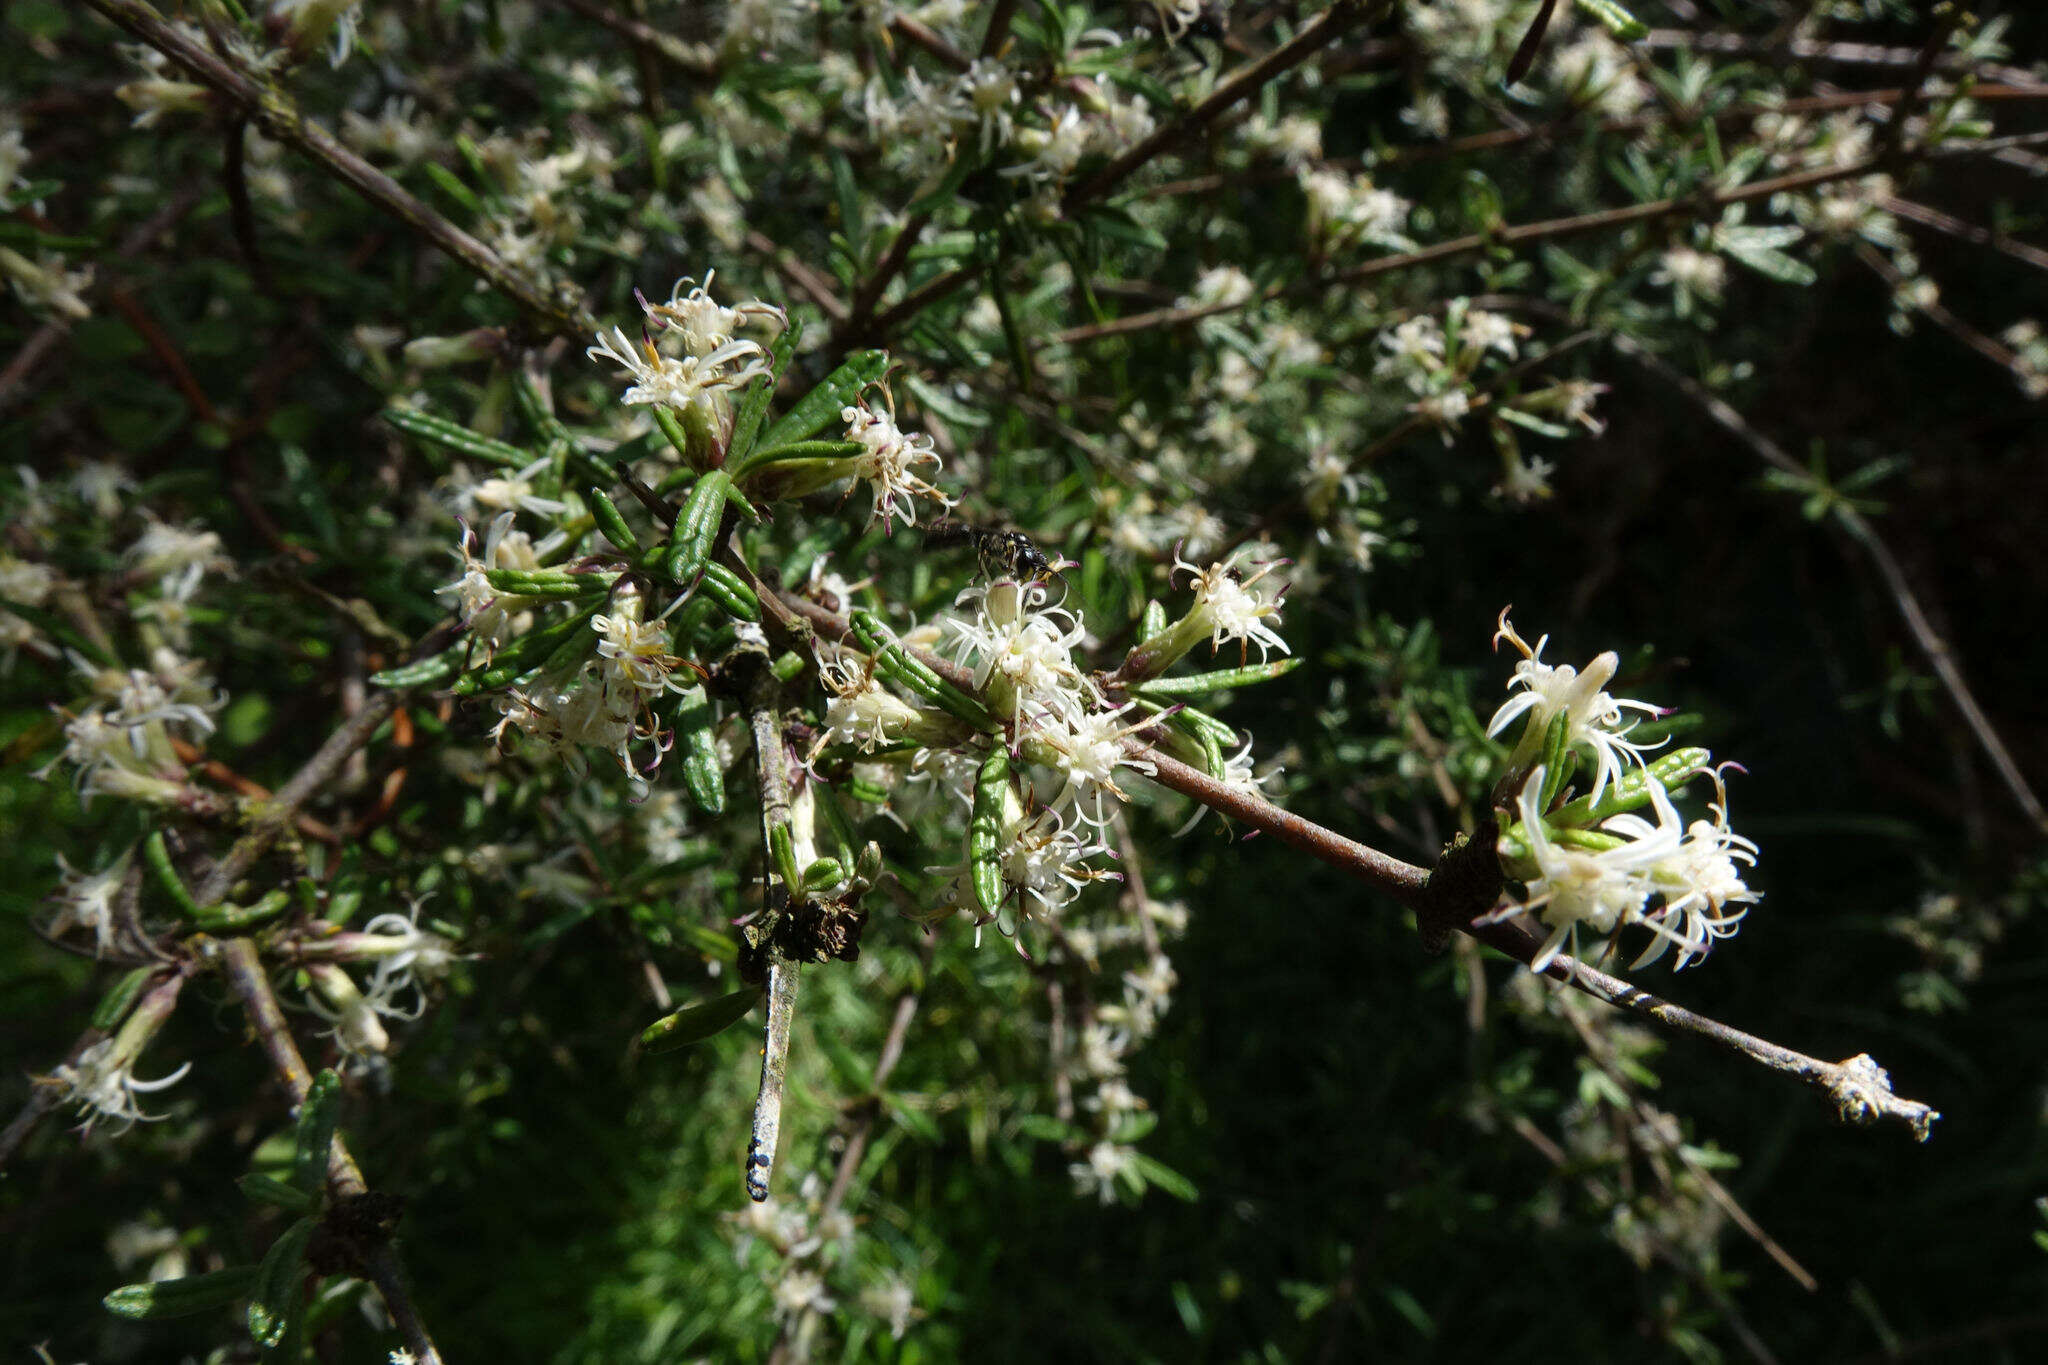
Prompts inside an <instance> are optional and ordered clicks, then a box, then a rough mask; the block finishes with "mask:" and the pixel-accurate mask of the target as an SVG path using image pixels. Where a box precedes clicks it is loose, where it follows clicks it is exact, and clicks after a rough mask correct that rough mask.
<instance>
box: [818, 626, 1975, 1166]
mask: <svg viewBox="0 0 2048 1365" xmlns="http://www.w3.org/2000/svg"><path fill="white" fill-rule="evenodd" d="M777 596H779V597H780V599H781V601H782V603H783V605H784V606H786V607H788V608H789V610H790V611H791V612H792V613H793V614H794V615H797V616H800V617H802V618H804V620H806V621H807V622H809V623H810V625H811V627H812V629H814V630H816V631H817V632H818V633H819V634H820V635H823V636H826V637H827V638H830V639H834V640H838V639H844V638H845V637H846V635H847V633H848V627H847V623H846V618H845V617H843V616H840V615H839V614H838V613H837V612H833V611H828V610H827V609H825V608H824V607H822V606H820V605H818V604H817V603H816V602H812V601H809V600H807V599H805V598H802V597H799V596H797V595H796V594H794V593H791V592H787V591H783V592H780V593H778V594H777ZM906 648H909V647H908V646H906ZM910 653H912V654H914V655H916V656H917V657H918V658H919V659H921V660H922V661H923V662H924V663H925V664H926V666H928V667H929V668H931V670H932V671H933V672H935V673H937V674H938V675H939V676H940V677H942V678H945V679H947V680H948V681H950V682H952V683H954V684H955V685H956V686H959V687H962V688H963V689H966V690H969V691H970V692H971V691H972V689H973V677H972V675H970V674H969V673H968V672H967V670H966V669H963V668H961V667H960V666H959V665H958V664H955V663H952V662H951V661H949V660H946V659H941V658H939V657H937V656H936V655H932V654H927V653H925V652H924V651H923V650H918V649H910ZM1124 752H1125V753H1127V754H1129V755H1130V756H1131V758H1132V759H1133V760H1136V761H1138V762H1141V763H1148V764H1150V765H1152V768H1153V773H1152V775H1151V780H1152V781H1154V782H1156V783H1157V784H1158V785H1160V786H1162V787H1166V788H1168V789H1170V790H1172V791H1177V792H1179V793H1181V795H1183V796H1187V797H1190V798H1192V799H1194V800H1196V801H1199V802H1201V803H1202V804H1203V805H1205V806H1208V807H1209V808H1210V809H1212V810H1216V811H1219V812H1221V813H1222V814H1224V815H1228V816H1230V817H1231V818H1232V819H1235V820H1239V821H1242V822H1243V823H1244V824H1246V825H1248V826H1250V827H1251V828H1253V829H1256V830H1260V831H1262V832H1264V833H1268V834H1271V835H1273V836H1274V837H1275V838H1278V839H1280V840H1281V841H1283V842H1285V843H1287V844H1288V845H1290V846H1291V847H1294V848H1298V849H1300V850H1302V851H1303V852H1304V853H1308V854H1310V855H1311V856H1313V857H1315V858H1318V859H1320V860H1322V861H1323V862H1326V863H1328V864H1329V865H1330V866H1332V867H1334V868H1337V869H1338V870H1339V871H1342V872H1345V873H1348V874H1349V875H1351V876H1353V877H1356V878H1357V879H1358V880H1360V881H1363V882H1366V883H1368V884H1370V885H1371V886H1373V887H1374V888H1376V889H1377V890H1380V891H1383V892H1385V893H1386V894H1387V895H1389V896H1391V897H1393V898H1394V899H1395V900H1396V901H1398V902H1399V903H1400V904H1402V905H1403V906H1406V907H1407V908H1409V909H1411V910H1420V909H1421V908H1423V905H1424V898H1425V894H1426V888H1427V884H1428V881H1429V875H1430V874H1429V869H1427V868H1423V867H1417V866H1415V865H1414V864H1413V863H1407V862H1403V861H1401V860H1400V859H1399V858H1395V857H1392V856H1391V855H1389V854H1385V853H1382V852H1380V851H1379V850H1378V849H1375V848H1370V847H1368V846H1366V845H1365V844H1361V843H1358V842H1357V841H1355V840H1353V839H1349V838H1346V837H1345V836H1344V835H1342V834H1339V833H1337V832H1336V831H1335V830H1331V829H1326V828H1324V827H1323V826H1321V825H1318V824H1316V823H1315V822H1314V821H1312V820H1305V819H1303V818H1302V817H1301V816H1299V815H1296V814H1294V813H1293V812H1292V811H1286V810H1282V809H1281V808H1280V807H1278V806H1275V805H1273V804H1272V803H1271V802H1269V801H1267V800H1266V799H1265V798H1264V797H1262V796H1258V795H1255V794H1253V793H1250V792H1246V791H1243V790H1241V789H1239V788H1236V787H1229V786H1225V785H1224V784H1223V783H1221V782H1218V781H1217V780H1216V779H1215V778H1213V777H1210V776H1209V775H1208V774H1207V773H1204V772H1201V771H1200V770H1198V769H1195V768H1191V767H1189V766H1188V765H1187V764H1185V763H1182V762H1181V761H1180V760H1179V759H1176V758H1173V757H1171V756H1170V755H1168V754H1164V753H1161V752H1160V751H1159V750H1157V749H1154V748H1151V747H1149V746H1148V745H1145V744H1143V743H1140V742H1139V741H1138V740H1135V739H1126V740H1125V741H1124ZM1453 927H1455V928H1457V929H1458V930H1459V931H1460V932H1462V933H1465V934H1469V935H1470V936H1471V937H1473V938H1474V939H1477V940H1478V941H1479V942H1481V943H1483V944H1485V945H1487V946H1488V947H1490V948H1494V949H1497V950H1498V951H1500V952H1502V953H1504V954H1506V955H1507V956H1508V957H1511V958H1513V959H1514V960H1515V961H1517V962H1520V963H1521V964H1523V965H1524V966H1527V965H1528V964H1529V962H1530V961H1531V960H1532V959H1534V957H1535V956H1536V953H1537V951H1538V950H1539V949H1540V948H1541V946H1542V945H1541V943H1540V942H1539V941H1538V940H1537V938H1536V936H1535V935H1533V934H1531V933H1530V932H1529V930H1528V929H1527V928H1526V927H1524V926H1523V925H1522V924H1520V923H1519V922H1517V921H1515V920H1490V919H1489V917H1488V916H1486V915H1480V916H1478V917H1476V918H1474V919H1472V920H1470V921H1468V922H1462V923H1456V924H1454V925H1453ZM1544 974H1545V975H1547V976H1551V977H1554V978H1556V979H1557V980H1559V981H1562V982H1564V983H1565V984H1566V985H1568V986H1571V987H1573V988H1574V989H1577V990H1580V991H1584V992H1585V993H1586V994H1587V995H1590V996H1592V997H1593V998H1594V999H1596V1000H1603V1001H1605V1002H1607V1003H1608V1004H1610V1005H1613V1006H1615V1007H1616V1008H1617V1009H1622V1010H1626V1011H1628V1012H1629V1013H1631V1014H1635V1015H1640V1016H1641V1017H1643V1018H1645V1019H1648V1020H1650V1021H1652V1022H1654V1023H1657V1024H1661V1025H1663V1026H1664V1027H1665V1028H1668V1029H1671V1030H1673V1031H1674V1032H1678V1033H1691V1034H1695V1035H1697V1036H1699V1037H1702V1038H1705V1039H1706V1040H1707V1041H1709V1042H1711V1043H1715V1044H1717V1045H1719V1046H1720V1047H1722V1048H1724V1049H1726V1050H1727V1051H1730V1052H1734V1053H1737V1054H1739V1055H1740V1056H1744V1057H1747V1058H1749V1059H1750V1060H1751V1061H1753V1062H1758V1063H1760V1064H1762V1065H1764V1066H1767V1067H1770V1068H1771V1069H1772V1070H1774V1071H1783V1072H1785V1073H1787V1074H1788V1075H1793V1076H1797V1077H1798V1078H1799V1079H1801V1080H1803V1081H1806V1082H1807V1083H1808V1084H1810V1085H1812V1086H1813V1087H1814V1088H1816V1089H1818V1090H1821V1091H1822V1092H1824V1093H1825V1094H1826V1095H1827V1096H1828V1097H1829V1098H1830V1099H1831V1100H1833V1101H1834V1103H1835V1106H1836V1109H1837V1110H1838V1112H1840V1114H1841V1115H1842V1117H1843V1118H1844V1119H1846V1120H1849V1121H1852V1122H1857V1123H1870V1122H1874V1121H1875V1120H1877V1119H1896V1120H1898V1121H1900V1122H1902V1123H1905V1124H1906V1125H1907V1126H1909V1127H1910V1128H1912V1129H1913V1132H1914V1134H1915V1136H1917V1137H1918V1138H1920V1139H1921V1140H1922V1141H1925V1140H1926V1138H1927V1136H1928V1132H1929V1129H1930V1126H1931V1125H1932V1124H1933V1122H1934V1120H1935V1119H1937V1118H1939V1117H1940V1115H1939V1114H1937V1113H1935V1111H1934V1110H1933V1109H1931V1108H1929V1107H1928V1106H1927V1105H1924V1104H1920V1103H1917V1102H1915V1101H1912V1100H1904V1099H1900V1098H1898V1097H1897V1096H1895V1095H1893V1094H1892V1092H1891V1085H1890V1081H1889V1079H1888V1078H1887V1077H1886V1076H1885V1073H1884V1071H1883V1070H1882V1069H1881V1068H1879V1066H1878V1065H1877V1063H1876V1062H1874V1061H1872V1060H1871V1058H1870V1057H1869V1055H1868V1054H1867V1053H1859V1054H1857V1055H1856V1056H1854V1057H1851V1058H1849V1059H1847V1060H1846V1061H1842V1062H1824V1061H1821V1060H1820V1059H1819V1058H1817V1057H1809V1056H1807V1055H1806V1054H1805V1053H1803V1052H1795V1051H1793V1050H1792V1049H1790V1048H1786V1047H1780V1046H1779V1045H1778V1044H1776V1043H1773V1042H1769V1041H1767V1040H1765V1039H1762V1038H1758V1037H1756V1036H1755V1035H1754V1034H1749V1033H1744V1032H1743V1031H1742V1030H1740V1029H1737V1028H1731V1027H1730V1026H1728V1025H1727V1024H1723V1023H1721V1022H1720V1021H1719V1020H1716V1019H1710V1018H1708V1017H1707V1016H1705V1015H1702V1014H1695V1013H1693V1012H1692V1011H1691V1010H1688V1009H1685V1008H1683V1007H1682V1006H1679V1005H1674V1004H1672V1003H1671V1002H1669V1001H1668V1000H1663V999H1660V998H1658V997H1657V996H1654V995H1652V994H1650V993H1649V992H1648V991H1645V990H1641V989H1639V988H1637V987H1636V986H1634V985H1631V984H1630V983H1629V982H1627V981H1624V980H1622V979H1621V978H1619V977H1613V976H1608V975H1607V974H1606V973H1604V972H1600V971H1598V970H1595V969H1594V968H1592V967H1588V966H1586V965H1585V964H1583V963H1580V962H1578V961H1577V960H1575V959H1573V958H1571V957H1568V956H1566V955H1564V954H1561V953H1560V954H1558V955H1557V956H1556V957H1555V958H1554V959H1552V961H1551V962H1550V964H1549V965H1548V966H1547V967H1546V968H1545V971H1544Z"/></svg>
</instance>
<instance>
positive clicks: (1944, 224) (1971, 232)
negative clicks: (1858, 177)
mask: <svg viewBox="0 0 2048 1365" xmlns="http://www.w3.org/2000/svg"><path fill="white" fill-rule="evenodd" d="M1878 206H1879V207H1880V208H1882V209H1883V210H1884V211H1885V212H1886V213H1890V214H1894V215H1896V216H1898V217H1900V218H1903V219H1905V220H1906V221H1907V222H1909V223H1918V224H1920V226H1922V227H1927V228H1932V229H1934V230H1935V231H1936V232H1940V233H1945V234H1947V235H1948V236H1950V237H1955V238H1959V239H1960V240H1962V241H1965V242H1968V243H1969V244H1970V245H1971V246H1988V247H1990V248H1991V249H1992V250H1993V251H2000V252H2003V253H2005V254H2006V255H2008V256H2010V257H2012V258H2013V259H2014V260H2016V261H2019V262H2021V263H2022V264H2025V265H2030V266H2032V267H2034V269H2036V270H2041V271H2048V251H2043V250H2042V249H2041V248H2040V247H2037V246H2034V245H2032V244H2031V243H2028V242H2022V241H2020V240H2019V239H2017V238H2014V237H2008V236H2006V235H2005V234H2004V233H2002V232H1994V231H1992V230H1991V229H1990V228H1987V227H1979V226H1977V224H1975V223H1966V222H1964V221H1963V220H1962V219H1960V218H1958V217H1956V216H1955V215H1953V214H1949V213H1943V212H1942V211H1941V210H1940V209H1937V208H1930V207H1928V206H1927V205H1925V204H1916V203H1914V202H1913V201H1912V200H1910V199H1900V198H1898V197H1897V196H1895V195H1894V196H1887V197H1886V198H1883V199H1880V200H1879V201H1878Z"/></svg>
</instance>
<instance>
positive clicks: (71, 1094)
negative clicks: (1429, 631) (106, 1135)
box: [50, 1020, 192, 1132]
mask: <svg viewBox="0 0 2048 1365" xmlns="http://www.w3.org/2000/svg"><path fill="white" fill-rule="evenodd" d="M158 1022H159V1023H161V1020H159V1021H158ZM128 1039H129V1030H128V1029H127V1028H123V1029H122V1031H121V1033H120V1034H119V1035H118V1036H116V1037H113V1038H104V1039H102V1040H100V1041H99V1042H97V1043H94V1044H93V1045H92V1046H91V1047H89V1048H87V1049H86V1050H85V1051H84V1052H81V1053H80V1054H79V1055H78V1061H77V1062H76V1063H75V1064H74V1063H69V1062H67V1063H65V1064H64V1065H62V1066H60V1067H58V1068H57V1069H56V1070H55V1071H54V1072H52V1073H51V1075H50V1079H51V1080H53V1081H55V1082H57V1083H58V1084H59V1085H61V1086H63V1087H64V1091H65V1094H64V1098H65V1099H66V1100H67V1101H69V1102H71V1103H73V1104H76V1105H77V1106H78V1107H79V1108H80V1109H82V1110H84V1111H85V1122H84V1123H82V1124H81V1125H79V1126H80V1128H81V1129H82V1130H83V1131H86V1132H90V1131H92V1126H93V1125H94V1124H95V1123H98V1122H99V1121H100V1120H101V1119H112V1120H114V1122H115V1123H116V1124H118V1125H119V1127H118V1128H117V1129H116V1131H117V1132H126V1131H127V1130H128V1129H130V1128H132V1127H134V1126H135V1124H136V1123H137V1122H142V1123H156V1122H158V1121H160V1120H162V1119H164V1118H165V1117H167V1115H164V1114H151V1113H146V1112H144V1110H143V1109H142V1106H141V1105H139V1104H138V1103H136V1100H135V1097H136V1096H137V1095H148V1094H152V1093H154V1092H155V1091H158V1090H163V1089H165V1088H167V1087H169V1086H173V1085H176V1084H177V1083H178V1082H179V1081H181V1080H183V1079H184V1078H185V1073H186V1072H188V1071H190V1070H191V1069H192V1063H190V1062H186V1063H185V1064H184V1065H183V1066H181V1067H179V1068H178V1069H177V1070H176V1071H173V1072H172V1073H171V1074H170V1075H168V1076H163V1077H160V1078H158V1079H156V1080H153V1081H145V1080H140V1079H138V1078H137V1077H136V1075H135V1057H134V1055H133V1054H134V1053H135V1052H138V1051H140V1047H139V1046H135V1047H130V1046H128V1045H127V1042H128ZM143 1041H147V1038H146V1036H145V1038H144V1039H143Z"/></svg>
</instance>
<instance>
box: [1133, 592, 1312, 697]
mask: <svg viewBox="0 0 2048 1365" xmlns="http://www.w3.org/2000/svg"><path fill="white" fill-rule="evenodd" d="M1162 615H1163V613H1162ZM1160 629H1162V630H1163V629H1165V623H1164V622H1163V621H1162V622H1161V624H1160ZM1300 666H1301V660H1299V659H1276V660H1274V661H1273V662H1272V663H1268V664H1247V665H1245V666H1244V667H1243V668H1223V669H1218V670H1217V671H1215V672H1213V673H1189V674H1186V675H1184V676H1182V677H1178V678H1151V679H1148V680H1147V681H1146V682H1145V684H1144V685H1143V686H1142V687H1139V688H1137V689H1136V690H1137V691H1140V692H1143V693H1144V694H1145V695H1146V696H1148V697H1160V698H1169V699H1170V698H1173V697H1191V696H1198V695H1200V694H1201V693H1204V692H1221V691H1224V690H1225V689H1227V688H1232V687H1250V686H1251V685H1252V684H1254V683H1262V682H1271V681H1273V679H1275V678H1284V677H1286V676H1287V675H1288V674H1289V673H1292V672H1293V671H1294V670H1295V669H1296V668H1298V667H1300Z"/></svg>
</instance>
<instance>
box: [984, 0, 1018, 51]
mask: <svg viewBox="0 0 2048 1365" xmlns="http://www.w3.org/2000/svg"><path fill="white" fill-rule="evenodd" d="M1017 2H1018V0H996V7H995V11H994V12H993V13H991V14H990V15H989V16H988V29H987V30H986V31H985V32H984V33H983V34H982V35H981V55H982V56H984V57H993V56H995V55H996V52H997V50H998V49H999V48H1001V47H1002V45H1003V42H1004V40H1005V39H1007V38H1008V37H1009V36H1010V20H1012V19H1013V18H1015V17H1016V15H1017Z"/></svg>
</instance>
